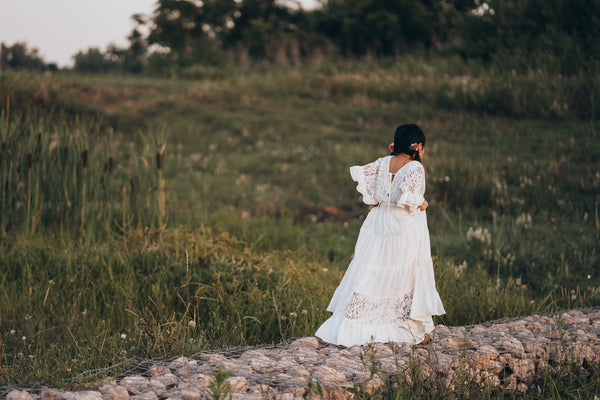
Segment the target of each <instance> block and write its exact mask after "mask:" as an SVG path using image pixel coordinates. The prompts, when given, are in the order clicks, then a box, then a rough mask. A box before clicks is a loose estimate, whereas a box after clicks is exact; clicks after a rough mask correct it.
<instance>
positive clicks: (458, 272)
mask: <svg viewBox="0 0 600 400" xmlns="http://www.w3.org/2000/svg"><path fill="white" fill-rule="evenodd" d="M465 269H467V261H466V260H465V261H463V262H462V264H459V265H457V266H455V267H454V273H455V274H456V276H460V275H462V273H463V271H464V270H465Z"/></svg>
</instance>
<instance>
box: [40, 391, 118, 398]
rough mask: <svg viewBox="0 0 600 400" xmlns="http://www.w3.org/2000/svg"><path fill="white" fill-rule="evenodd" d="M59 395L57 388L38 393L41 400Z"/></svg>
mask: <svg viewBox="0 0 600 400" xmlns="http://www.w3.org/2000/svg"><path fill="white" fill-rule="evenodd" d="M60 396H61V395H60V392H59V391H58V390H52V389H44V390H42V391H41V393H40V399H41V400H53V399H59V398H60ZM127 398H129V394H127Z"/></svg>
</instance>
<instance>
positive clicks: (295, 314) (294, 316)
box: [290, 312, 298, 318]
mask: <svg viewBox="0 0 600 400" xmlns="http://www.w3.org/2000/svg"><path fill="white" fill-rule="evenodd" d="M296 317H298V314H297V313H296V312H291V313H290V318H296Z"/></svg>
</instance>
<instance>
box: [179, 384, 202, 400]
mask: <svg viewBox="0 0 600 400" xmlns="http://www.w3.org/2000/svg"><path fill="white" fill-rule="evenodd" d="M179 396H180V397H181V399H182V400H199V399H202V398H203V397H204V395H203V393H202V391H200V390H199V389H196V388H191V387H186V388H184V389H181V391H180V392H179Z"/></svg>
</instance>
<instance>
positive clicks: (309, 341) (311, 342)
mask: <svg viewBox="0 0 600 400" xmlns="http://www.w3.org/2000/svg"><path fill="white" fill-rule="evenodd" d="M302 347H308V348H313V349H316V348H318V347H319V339H317V338H316V337H314V336H309V337H304V338H300V339H296V340H294V341H293V342H292V343H290V349H292V351H294V350H298V349H300V348H302Z"/></svg>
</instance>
